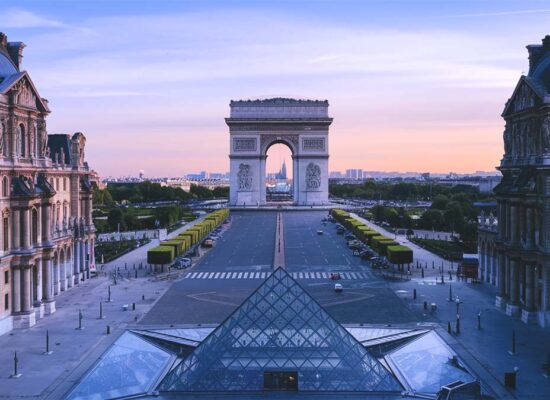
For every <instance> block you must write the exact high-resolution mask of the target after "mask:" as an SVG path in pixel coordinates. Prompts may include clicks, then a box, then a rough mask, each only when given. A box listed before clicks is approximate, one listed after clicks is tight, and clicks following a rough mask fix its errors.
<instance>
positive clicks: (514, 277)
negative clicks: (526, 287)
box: [506, 258, 520, 315]
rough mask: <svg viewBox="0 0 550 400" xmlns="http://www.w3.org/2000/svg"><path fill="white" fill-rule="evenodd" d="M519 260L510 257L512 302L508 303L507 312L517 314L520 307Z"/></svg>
mask: <svg viewBox="0 0 550 400" xmlns="http://www.w3.org/2000/svg"><path fill="white" fill-rule="evenodd" d="M519 263H520V262H519V260H517V259H513V258H511V259H510V302H509V303H508V304H507V305H506V314H508V315H517V314H518V313H519V311H520V309H519V268H520V265H519Z"/></svg>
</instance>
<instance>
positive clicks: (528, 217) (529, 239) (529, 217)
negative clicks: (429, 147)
mask: <svg viewBox="0 0 550 400" xmlns="http://www.w3.org/2000/svg"><path fill="white" fill-rule="evenodd" d="M533 236H534V235H533V209H532V208H531V207H527V210H526V212H525V245H526V246H527V248H531V246H533Z"/></svg>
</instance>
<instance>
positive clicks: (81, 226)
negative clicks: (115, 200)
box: [0, 33, 94, 334]
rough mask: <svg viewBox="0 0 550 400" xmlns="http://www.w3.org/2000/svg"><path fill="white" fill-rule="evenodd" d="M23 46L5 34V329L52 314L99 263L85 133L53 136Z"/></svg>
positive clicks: (1, 107) (0, 110)
mask: <svg viewBox="0 0 550 400" xmlns="http://www.w3.org/2000/svg"><path fill="white" fill-rule="evenodd" d="M24 47H25V45H24V44H23V43H21V42H8V40H7V37H6V35H5V34H3V33H0V186H1V187H0V212H1V219H0V334H3V333H5V332H7V331H10V330H11V329H13V328H26V327H30V326H33V325H34V324H35V323H36V320H37V319H39V318H42V317H43V316H44V315H48V314H51V313H53V312H55V296H57V295H58V294H59V293H61V292H63V291H66V290H69V289H70V288H72V287H74V286H77V285H79V284H80V283H81V282H82V281H84V280H85V279H88V278H89V273H90V266H92V268H93V265H94V251H93V248H94V226H93V222H92V184H91V182H92V180H91V176H92V173H93V172H92V171H91V170H90V169H89V167H88V164H87V163H86V162H85V161H84V148H85V144H86V138H85V137H84V135H83V134H82V133H75V134H74V135H73V136H70V135H64V134H55V135H48V133H47V130H46V118H47V116H48V114H49V113H50V110H49V108H48V102H47V100H45V99H43V98H41V97H40V95H39V94H38V91H37V90H36V87H35V86H34V84H33V82H32V80H31V78H30V76H29V74H28V73H27V72H26V71H24V70H22V68H21V60H22V57H23V48H24Z"/></svg>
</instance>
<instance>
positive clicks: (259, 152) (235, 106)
mask: <svg viewBox="0 0 550 400" xmlns="http://www.w3.org/2000/svg"><path fill="white" fill-rule="evenodd" d="M230 108H231V115H230V117H229V118H226V120H225V121H226V123H227V125H228V126H229V133H230V146H231V147H230V148H231V150H230V155H229V158H230V164H231V166H230V171H231V172H230V175H231V177H230V191H229V204H230V205H232V206H262V205H265V204H266V190H265V175H266V171H265V167H266V156H267V150H268V149H269V147H271V146H272V145H273V144H275V143H283V144H285V145H286V146H288V147H289V148H290V150H291V152H292V160H293V199H294V203H295V204H296V205H321V204H327V203H328V157H329V153H328V130H329V126H330V124H331V123H332V118H330V117H329V116H328V101H326V100H324V101H320V100H295V99H283V98H275V99H266V100H254V101H251V100H239V101H231V103H230Z"/></svg>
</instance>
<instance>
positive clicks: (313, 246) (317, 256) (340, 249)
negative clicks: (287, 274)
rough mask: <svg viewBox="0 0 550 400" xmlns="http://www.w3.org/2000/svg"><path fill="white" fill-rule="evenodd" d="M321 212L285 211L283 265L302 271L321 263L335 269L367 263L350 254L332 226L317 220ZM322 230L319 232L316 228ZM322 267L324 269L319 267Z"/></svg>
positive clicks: (321, 216)
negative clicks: (284, 259)
mask: <svg viewBox="0 0 550 400" xmlns="http://www.w3.org/2000/svg"><path fill="white" fill-rule="evenodd" d="M325 216H326V213H325V212H315V211H306V212H289V213H286V214H285V215H284V217H285V220H284V231H285V256H286V265H287V267H288V268H289V269H291V270H292V271H302V270H306V269H310V268H311V267H313V266H315V267H317V266H321V267H322V269H323V270H326V267H330V268H331V269H336V270H348V269H359V270H364V269H366V268H367V267H368V262H366V261H364V260H362V259H361V258H360V257H354V256H353V253H352V251H351V250H350V249H349V248H348V247H347V245H346V241H345V239H344V238H343V236H342V235H338V234H336V226H335V224H333V223H330V222H327V223H326V224H325V225H324V224H323V223H322V222H321V220H322V218H323V217H325ZM318 230H322V231H323V234H318V233H317V231H318ZM323 267H324V268H323Z"/></svg>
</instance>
